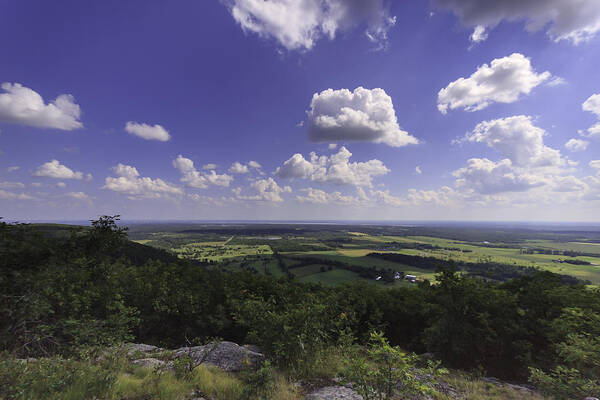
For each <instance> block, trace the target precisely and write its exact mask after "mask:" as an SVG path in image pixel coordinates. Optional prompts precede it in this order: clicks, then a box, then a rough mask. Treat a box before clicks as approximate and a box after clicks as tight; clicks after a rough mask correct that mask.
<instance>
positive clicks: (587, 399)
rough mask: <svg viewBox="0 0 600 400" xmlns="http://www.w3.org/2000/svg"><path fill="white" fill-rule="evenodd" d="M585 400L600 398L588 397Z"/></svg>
mask: <svg viewBox="0 0 600 400" xmlns="http://www.w3.org/2000/svg"><path fill="white" fill-rule="evenodd" d="M583 400H598V398H597V397H586V398H585V399H583Z"/></svg>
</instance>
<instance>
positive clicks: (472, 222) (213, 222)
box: [2, 218, 600, 229]
mask: <svg viewBox="0 0 600 400" xmlns="http://www.w3.org/2000/svg"><path fill="white" fill-rule="evenodd" d="M2 220H3V221H5V222H10V221H11V220H10V219H6V218H3V219H2ZM92 220H93V219H87V220H84V219H72V220H69V219H54V220H49V219H48V220H18V221H15V222H21V223H34V224H35V223H53V224H75V223H76V225H89V224H90V221H92ZM119 224H121V225H127V224H139V225H143V224H190V225H195V224H204V225H218V224H223V225H227V224H266V225H268V224H290V225H303V224H304V225H316V224H323V225H400V226H436V225H439V226H443V225H448V226H452V225H457V226H458V225H463V226H464V225H467V226H468V225H474V226H478V225H479V226H482V225H483V226H485V225H488V226H496V227H500V226H501V227H510V226H540V227H541V226H581V227H597V228H598V229H600V221H598V222H589V221H509V220H507V221H499V220H498V221H494V220H488V221H481V220H477V221H476V220H316V219H315V220H310V219H307V220H275V219H273V220H268V219H264V220H228V219H222V220H220V219H219V220H217V219H214V220H192V219H186V220H183V219H182V220H179V219H120V221H119Z"/></svg>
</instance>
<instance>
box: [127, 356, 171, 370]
mask: <svg viewBox="0 0 600 400" xmlns="http://www.w3.org/2000/svg"><path fill="white" fill-rule="evenodd" d="M132 364H133V365H139V366H142V367H146V368H156V369H158V368H163V367H164V366H165V365H166V363H165V362H164V361H162V360H158V359H156V358H142V359H139V360H135V361H133V362H132Z"/></svg>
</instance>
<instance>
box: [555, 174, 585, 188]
mask: <svg viewBox="0 0 600 400" xmlns="http://www.w3.org/2000/svg"><path fill="white" fill-rule="evenodd" d="M551 185H552V186H551V188H552V191H554V192H583V191H585V190H587V189H588V185H587V184H586V183H585V182H583V181H582V180H581V179H579V178H576V177H574V176H572V175H569V176H557V177H555V178H554V179H553V181H552V182H551Z"/></svg>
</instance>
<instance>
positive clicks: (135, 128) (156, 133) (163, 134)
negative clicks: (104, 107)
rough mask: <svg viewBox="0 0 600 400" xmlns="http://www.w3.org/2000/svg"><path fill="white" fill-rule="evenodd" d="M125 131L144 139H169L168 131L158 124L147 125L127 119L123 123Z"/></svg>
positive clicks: (163, 140) (164, 140) (162, 140)
mask: <svg viewBox="0 0 600 400" xmlns="http://www.w3.org/2000/svg"><path fill="white" fill-rule="evenodd" d="M125 131H126V132H127V133H130V134H132V135H135V136H137V137H141V138H142V139H146V140H158V141H159V142H166V141H168V140H169V139H171V135H169V132H167V130H166V129H165V128H163V127H162V126H161V125H158V124H156V125H148V124H139V123H137V122H133V121H129V122H127V123H126V124H125Z"/></svg>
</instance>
